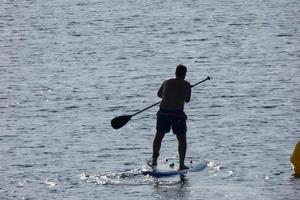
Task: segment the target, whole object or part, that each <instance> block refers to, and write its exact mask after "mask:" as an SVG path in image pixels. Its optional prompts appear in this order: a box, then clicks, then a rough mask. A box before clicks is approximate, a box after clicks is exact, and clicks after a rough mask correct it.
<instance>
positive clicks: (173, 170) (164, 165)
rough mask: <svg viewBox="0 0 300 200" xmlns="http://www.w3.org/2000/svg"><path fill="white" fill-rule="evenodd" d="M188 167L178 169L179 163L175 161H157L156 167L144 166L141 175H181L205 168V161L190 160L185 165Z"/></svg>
mask: <svg viewBox="0 0 300 200" xmlns="http://www.w3.org/2000/svg"><path fill="white" fill-rule="evenodd" d="M187 166H188V167H189V169H185V170H178V168H179V165H178V164H177V163H172V162H168V161H165V162H158V165H157V167H154V168H151V167H150V166H147V167H144V168H143V169H142V174H143V175H149V176H153V177H167V176H175V175H183V174H186V173H189V172H197V171H201V170H203V169H205V168H206V166H207V161H205V160H200V161H198V162H190V163H189V165H187Z"/></svg>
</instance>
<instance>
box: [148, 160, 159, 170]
mask: <svg viewBox="0 0 300 200" xmlns="http://www.w3.org/2000/svg"><path fill="white" fill-rule="evenodd" d="M147 165H149V166H150V167H151V168H155V167H156V166H157V160H155V159H153V158H150V159H149V160H148V161H147Z"/></svg>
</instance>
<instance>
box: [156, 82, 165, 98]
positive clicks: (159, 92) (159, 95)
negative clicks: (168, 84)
mask: <svg viewBox="0 0 300 200" xmlns="http://www.w3.org/2000/svg"><path fill="white" fill-rule="evenodd" d="M163 89H164V83H163V84H162V85H161V86H160V88H159V90H158V92H157V96H158V97H159V98H162V95H163Z"/></svg>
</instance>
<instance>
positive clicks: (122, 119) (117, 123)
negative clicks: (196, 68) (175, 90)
mask: <svg viewBox="0 0 300 200" xmlns="http://www.w3.org/2000/svg"><path fill="white" fill-rule="evenodd" d="M207 80H210V77H209V76H208V77H207V78H206V79H204V80H202V81H199V82H198V83H196V84H194V85H192V86H191V87H195V86H196V85H198V84H200V83H203V82H204V81H207ZM159 103H160V101H159V102H156V103H155V104H153V105H151V106H148V107H147V108H144V109H143V110H140V111H138V112H136V113H134V114H132V115H122V116H119V117H115V118H114V119H112V120H111V126H112V127H113V128H114V129H119V128H121V127H123V126H124V125H125V124H127V122H128V121H129V120H130V119H131V118H132V117H133V116H135V115H137V114H140V113H141V112H144V111H145V110H148V109H149V108H152V107H153V106H156V105H158V104H159Z"/></svg>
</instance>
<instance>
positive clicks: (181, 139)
mask: <svg viewBox="0 0 300 200" xmlns="http://www.w3.org/2000/svg"><path fill="white" fill-rule="evenodd" d="M176 136H177V140H178V153H179V169H180V170H183V169H188V167H187V166H185V165H184V160H185V154H186V146H187V143H186V134H185V133H183V134H178V135H176Z"/></svg>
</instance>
